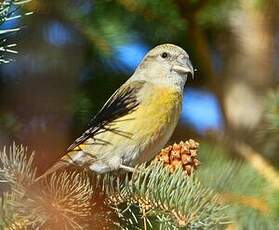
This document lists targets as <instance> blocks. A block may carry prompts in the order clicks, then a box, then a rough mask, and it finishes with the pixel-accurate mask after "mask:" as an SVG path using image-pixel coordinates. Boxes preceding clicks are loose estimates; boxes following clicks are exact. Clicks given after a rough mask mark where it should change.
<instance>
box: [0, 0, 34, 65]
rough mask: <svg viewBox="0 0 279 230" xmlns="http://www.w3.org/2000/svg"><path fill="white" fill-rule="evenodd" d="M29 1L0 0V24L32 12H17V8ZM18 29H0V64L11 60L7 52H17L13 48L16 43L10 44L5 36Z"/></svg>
mask: <svg viewBox="0 0 279 230" xmlns="http://www.w3.org/2000/svg"><path fill="white" fill-rule="evenodd" d="M30 1H31V0H4V1H3V2H0V25H3V24H4V23H5V22H8V21H13V20H17V19H19V18H21V17H23V16H27V15H30V14H32V12H27V13H23V14H18V10H19V8H20V7H22V5H24V4H26V3H28V2H30ZM20 29H21V28H20V27H15V28H8V29H0V36H1V37H0V64H3V63H4V64H7V63H9V62H11V61H13V59H12V58H10V57H8V56H9V54H17V53H18V51H17V50H15V47H16V44H15V43H12V44H10V43H9V40H8V39H7V37H8V36H10V35H11V34H12V33H16V32H18V31H19V30H20Z"/></svg>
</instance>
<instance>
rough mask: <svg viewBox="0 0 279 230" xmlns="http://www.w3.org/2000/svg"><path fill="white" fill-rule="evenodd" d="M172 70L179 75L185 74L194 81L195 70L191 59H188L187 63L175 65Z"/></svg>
mask: <svg viewBox="0 0 279 230" xmlns="http://www.w3.org/2000/svg"><path fill="white" fill-rule="evenodd" d="M172 70H174V71H175V72H177V73H179V74H183V75H184V74H185V75H187V77H188V76H191V77H192V79H194V68H193V65H192V63H191V61H190V59H187V60H186V61H183V62H179V64H174V65H173V66H172Z"/></svg>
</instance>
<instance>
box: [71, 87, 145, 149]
mask: <svg viewBox="0 0 279 230" xmlns="http://www.w3.org/2000/svg"><path fill="white" fill-rule="evenodd" d="M143 85H144V81H132V82H129V83H128V84H124V85H122V86H121V87H120V88H119V89H118V90H117V91H116V92H115V93H114V94H113V95H112V96H111V97H110V98H109V100H108V101H107V102H106V104H105V105H104V106H103V108H102V109H101V110H100V111H99V112H98V113H97V115H96V116H95V117H94V118H93V119H92V120H91V121H90V122H89V125H88V126H89V128H88V129H87V130H86V131H85V132H84V133H83V134H82V135H81V136H80V137H79V138H77V139H76V140H75V141H74V143H73V144H72V145H70V147H69V148H68V149H67V151H72V150H73V149H74V148H75V147H77V146H78V145H80V144H81V143H83V142H84V141H86V140H87V139H88V138H92V137H94V135H96V134H98V133H100V132H104V131H112V130H111V129H110V127H109V125H110V123H111V122H113V121H114V120H115V119H117V118H120V117H122V116H124V115H126V114H129V113H131V112H132V111H134V110H135V109H136V108H137V106H138V105H139V101H138V99H137V92H138V91H139V90H140V89H141V88H142V87H143ZM100 142H102V140H100ZM103 143H105V141H103Z"/></svg>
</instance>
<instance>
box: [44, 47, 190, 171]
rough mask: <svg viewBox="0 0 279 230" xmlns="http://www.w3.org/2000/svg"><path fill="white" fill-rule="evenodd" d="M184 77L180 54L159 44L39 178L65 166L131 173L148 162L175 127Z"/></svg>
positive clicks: (184, 58)
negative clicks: (84, 129) (122, 170)
mask: <svg viewBox="0 0 279 230" xmlns="http://www.w3.org/2000/svg"><path fill="white" fill-rule="evenodd" d="M189 75H190V76H192V77H193V76H194V70H193V66H192V64H191V62H190V59H189V55H188V54H187V53H186V52H185V51H184V50H183V49H182V48H180V47H178V46H176V45H173V44H163V45H159V46H156V47H155V48H153V49H152V50H150V51H149V52H148V53H147V54H146V56H145V57H144V58H143V61H142V62H141V63H140V64H139V66H138V67H137V69H136V70H135V72H134V74H133V75H132V76H131V77H130V78H129V79H128V80H127V81H126V82H125V83H124V84H123V85H122V86H121V87H120V88H119V89H118V90H117V91H116V92H115V93H114V94H113V95H112V96H111V97H110V98H109V100H108V101H107V102H106V103H105V105H104V106H103V108H102V109H101V110H100V111H99V112H98V113H97V115H96V116H95V117H94V118H93V119H92V121H91V122H90V124H89V128H88V129H87V130H86V131H85V132H84V133H83V134H82V135H81V136H80V137H79V138H77V139H76V140H75V142H74V143H73V144H72V145H71V146H70V147H69V148H68V152H67V153H66V154H65V155H64V156H63V157H62V159H61V160H60V161H59V162H57V163H56V164H55V165H54V166H53V167H52V168H50V169H49V170H48V171H47V172H46V173H45V174H44V176H45V175H48V174H49V173H52V172H53V171H55V170H57V169H59V168H61V167H65V166H68V165H70V164H75V165H78V166H87V167H89V169H90V170H92V171H94V172H96V173H106V172H110V171H114V170H118V169H124V170H128V171H133V167H134V166H135V165H136V164H139V163H142V162H146V161H149V160H150V159H152V157H154V155H155V154H156V153H158V152H159V151H160V150H161V149H162V148H163V147H164V145H165V144H166V143H167V141H168V140H169V138H170V137H171V135H172V133H173V131H174V129H175V127H176V125H177V123H178V119H179V115H180V112H181V107H182V97H183V88H184V85H185V82H186V80H187V77H188V76H189Z"/></svg>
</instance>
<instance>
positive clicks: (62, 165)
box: [35, 160, 70, 183]
mask: <svg viewBox="0 0 279 230" xmlns="http://www.w3.org/2000/svg"><path fill="white" fill-rule="evenodd" d="M69 165H70V164H69V162H67V161H63V160H60V161H58V162H57V163H55V164H54V165H53V166H52V167H51V168H49V169H48V170H47V171H45V172H44V173H43V174H42V175H41V176H39V177H37V178H36V179H35V183H37V182H39V181H41V180H42V179H44V178H46V177H47V176H49V175H50V174H52V173H54V172H56V171H57V170H60V169H63V168H66V167H68V166H69Z"/></svg>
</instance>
